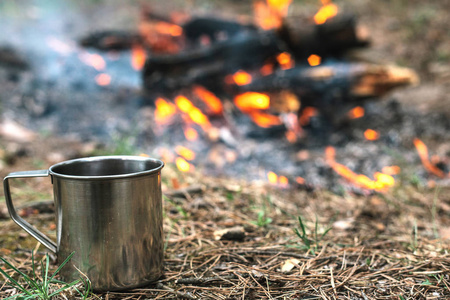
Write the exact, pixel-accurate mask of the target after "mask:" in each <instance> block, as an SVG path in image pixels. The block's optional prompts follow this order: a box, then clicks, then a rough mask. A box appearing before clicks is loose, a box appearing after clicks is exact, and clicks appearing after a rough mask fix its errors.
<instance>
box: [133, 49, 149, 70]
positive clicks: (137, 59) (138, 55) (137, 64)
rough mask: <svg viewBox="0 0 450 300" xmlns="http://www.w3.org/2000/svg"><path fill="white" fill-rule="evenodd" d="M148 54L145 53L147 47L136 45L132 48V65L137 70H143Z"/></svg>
mask: <svg viewBox="0 0 450 300" xmlns="http://www.w3.org/2000/svg"><path fill="white" fill-rule="evenodd" d="M146 58H147V55H146V53H145V49H144V48H143V47H142V46H139V45H134V46H133V48H131V66H132V67H133V69H135V70H136V71H140V70H142V68H143V67H144V64H145V59H146Z"/></svg>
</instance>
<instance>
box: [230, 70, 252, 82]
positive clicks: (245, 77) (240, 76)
mask: <svg viewBox="0 0 450 300" xmlns="http://www.w3.org/2000/svg"><path fill="white" fill-rule="evenodd" d="M225 81H226V82H227V83H235V84H237V85H246V84H249V83H251V82H252V76H251V75H250V74H248V73H247V72H245V71H242V70H239V71H237V72H236V73H234V74H233V75H228V76H227V77H225Z"/></svg>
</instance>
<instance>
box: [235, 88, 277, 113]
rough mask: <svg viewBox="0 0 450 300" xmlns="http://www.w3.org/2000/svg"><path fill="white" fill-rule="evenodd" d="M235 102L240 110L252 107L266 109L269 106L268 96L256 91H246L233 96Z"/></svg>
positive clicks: (252, 108) (251, 108)
mask: <svg viewBox="0 0 450 300" xmlns="http://www.w3.org/2000/svg"><path fill="white" fill-rule="evenodd" d="M234 104H236V106H237V107H239V109H241V110H242V111H251V110H254V109H267V108H269V106H270V97H269V96H268V95H266V94H261V93H256V92H246V93H243V94H240V95H237V96H236V97H235V98H234Z"/></svg>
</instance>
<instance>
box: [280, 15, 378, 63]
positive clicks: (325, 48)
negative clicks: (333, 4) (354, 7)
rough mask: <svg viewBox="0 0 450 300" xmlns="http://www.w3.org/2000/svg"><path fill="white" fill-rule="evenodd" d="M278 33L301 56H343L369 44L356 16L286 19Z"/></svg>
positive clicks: (294, 53) (299, 57) (293, 51)
mask: <svg viewBox="0 0 450 300" xmlns="http://www.w3.org/2000/svg"><path fill="white" fill-rule="evenodd" d="M278 33H279V35H280V38H281V39H282V40H283V41H284V42H285V43H286V44H287V45H288V47H289V49H290V50H291V52H292V53H293V55H294V56H295V57H296V58H297V59H303V58H307V57H308V56H309V55H311V54H316V55H319V56H321V57H330V56H331V57H339V56H341V55H342V54H344V53H345V52H346V51H348V50H349V49H352V48H359V47H365V46H367V45H368V44H369V39H368V34H367V33H366V32H365V30H364V28H363V27H361V26H358V25H357V24H356V20H355V17H354V16H352V15H338V16H336V17H334V18H331V19H329V20H327V21H326V22H325V23H323V24H312V23H311V21H310V20H305V19H301V18H297V19H295V20H294V21H291V22H289V23H288V22H284V23H283V25H282V27H281V28H280V29H279V31H278Z"/></svg>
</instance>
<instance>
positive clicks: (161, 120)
mask: <svg viewBox="0 0 450 300" xmlns="http://www.w3.org/2000/svg"><path fill="white" fill-rule="evenodd" d="M155 105H156V110H155V121H156V122H157V123H158V124H167V123H168V122H169V120H170V117H171V116H173V115H174V114H175V113H176V107H175V105H173V104H172V103H170V102H167V101H166V100H164V99H163V98H157V99H156V100H155Z"/></svg>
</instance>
